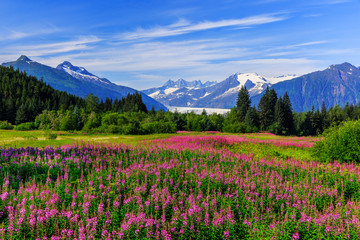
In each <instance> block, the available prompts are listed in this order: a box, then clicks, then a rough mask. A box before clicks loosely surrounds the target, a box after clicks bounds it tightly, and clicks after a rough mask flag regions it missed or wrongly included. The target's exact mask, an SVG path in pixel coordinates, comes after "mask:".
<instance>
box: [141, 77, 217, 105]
mask: <svg viewBox="0 0 360 240" xmlns="http://www.w3.org/2000/svg"><path fill="white" fill-rule="evenodd" d="M215 84H217V82H210V81H208V82H205V83H202V82H201V81H200V80H195V81H191V82H190V81H186V80H184V79H178V80H177V81H173V80H169V81H167V82H166V83H165V84H164V85H163V86H161V87H158V88H150V89H147V90H143V91H142V92H143V93H145V94H147V95H148V96H150V97H152V98H154V99H163V100H164V101H165V102H166V101H168V100H171V99H172V100H174V101H176V99H173V97H175V98H176V97H179V96H183V97H185V98H187V96H188V95H189V94H190V96H191V95H192V94H193V93H194V94H195V95H197V94H198V93H197V90H201V89H203V88H207V87H210V86H213V85H215ZM200 92H201V91H200ZM169 106H171V105H169Z"/></svg>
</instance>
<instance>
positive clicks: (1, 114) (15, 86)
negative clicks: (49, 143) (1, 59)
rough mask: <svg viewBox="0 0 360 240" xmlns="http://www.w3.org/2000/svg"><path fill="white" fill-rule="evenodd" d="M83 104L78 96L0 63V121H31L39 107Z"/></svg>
mask: <svg viewBox="0 0 360 240" xmlns="http://www.w3.org/2000/svg"><path fill="white" fill-rule="evenodd" d="M84 105H85V101H84V99H82V98H79V97H76V96H74V95H71V94H68V93H66V92H63V91H58V90H55V89H53V88H52V87H50V86H49V85H47V84H46V83H44V82H43V81H42V80H38V79H37V78H36V77H32V76H27V75H26V74H25V73H24V72H20V71H19V70H14V69H13V68H12V67H10V68H8V67H2V66H0V120H8V121H9V122H11V123H16V124H18V123H23V122H28V121H33V120H34V119H35V117H36V116H37V115H39V114H40V113H41V112H42V111H43V110H60V109H63V110H65V109H68V108H69V107H70V106H78V107H82V106H84Z"/></svg>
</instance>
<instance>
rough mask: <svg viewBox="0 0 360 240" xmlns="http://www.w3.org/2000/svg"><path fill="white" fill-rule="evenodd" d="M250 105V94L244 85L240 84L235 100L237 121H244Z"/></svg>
mask: <svg viewBox="0 0 360 240" xmlns="http://www.w3.org/2000/svg"><path fill="white" fill-rule="evenodd" d="M250 105H251V100H250V94H249V91H248V90H247V88H246V87H244V86H241V89H240V91H239V93H238V97H237V101H236V110H237V111H238V114H239V121H240V122H244V121H245V116H246V113H247V112H248V110H249V108H250Z"/></svg>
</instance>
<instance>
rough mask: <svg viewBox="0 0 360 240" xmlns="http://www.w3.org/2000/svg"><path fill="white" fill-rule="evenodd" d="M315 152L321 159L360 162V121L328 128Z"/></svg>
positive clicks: (317, 144)
mask: <svg viewBox="0 0 360 240" xmlns="http://www.w3.org/2000/svg"><path fill="white" fill-rule="evenodd" d="M323 136H324V138H323V140H321V141H319V142H318V143H316V145H315V147H314V154H315V156H316V157H318V158H319V160H321V161H325V162H329V161H330V162H332V161H335V160H336V161H340V162H360V121H348V122H343V123H342V124H340V125H339V126H336V127H332V128H330V129H328V130H326V131H325V132H324V134H323Z"/></svg>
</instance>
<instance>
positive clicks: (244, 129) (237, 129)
mask: <svg viewBox="0 0 360 240" xmlns="http://www.w3.org/2000/svg"><path fill="white" fill-rule="evenodd" d="M223 131H224V132H229V133H251V132H255V131H257V128H256V127H251V126H249V125H246V124H245V123H242V122H239V123H232V124H228V125H225V126H224V128H223Z"/></svg>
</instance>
